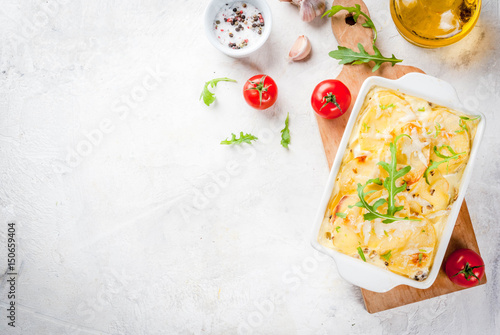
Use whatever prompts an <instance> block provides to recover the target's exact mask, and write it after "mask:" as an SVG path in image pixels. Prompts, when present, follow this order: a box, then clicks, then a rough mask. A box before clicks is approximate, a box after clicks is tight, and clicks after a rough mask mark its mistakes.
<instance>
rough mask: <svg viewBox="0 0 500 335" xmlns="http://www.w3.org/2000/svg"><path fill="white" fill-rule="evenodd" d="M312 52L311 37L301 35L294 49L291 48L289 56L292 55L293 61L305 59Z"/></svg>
mask: <svg viewBox="0 0 500 335" xmlns="http://www.w3.org/2000/svg"><path fill="white" fill-rule="evenodd" d="M310 52H311V42H309V39H308V38H307V37H306V36H304V35H301V36H299V38H297V40H296V41H295V43H293V46H292V49H291V50H290V53H288V57H290V59H291V60H293V61H298V60H303V59H304V58H306V57H307V56H309V53H310Z"/></svg>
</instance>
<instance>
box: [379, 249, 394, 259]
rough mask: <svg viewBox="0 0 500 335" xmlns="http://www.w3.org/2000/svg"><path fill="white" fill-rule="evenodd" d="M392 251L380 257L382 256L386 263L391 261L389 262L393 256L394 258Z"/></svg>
mask: <svg viewBox="0 0 500 335" xmlns="http://www.w3.org/2000/svg"><path fill="white" fill-rule="evenodd" d="M391 251H392V250H389V251H387V252H386V253H385V254H383V255H380V256H381V257H382V258H383V259H385V260H386V261H389V260H390V259H391V256H392V255H391Z"/></svg>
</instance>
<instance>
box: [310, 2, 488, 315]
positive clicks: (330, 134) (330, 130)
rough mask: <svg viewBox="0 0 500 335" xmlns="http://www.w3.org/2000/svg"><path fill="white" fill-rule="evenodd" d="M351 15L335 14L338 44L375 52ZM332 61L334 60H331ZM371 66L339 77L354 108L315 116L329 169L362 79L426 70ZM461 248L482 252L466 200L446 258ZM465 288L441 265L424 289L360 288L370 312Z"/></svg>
mask: <svg viewBox="0 0 500 335" xmlns="http://www.w3.org/2000/svg"><path fill="white" fill-rule="evenodd" d="M333 4H334V5H343V6H354V5H355V4H359V5H360V6H361V10H362V11H363V12H365V13H367V14H368V15H369V11H368V8H367V7H366V5H365V3H364V2H363V1H361V0H336V1H334V3H333ZM350 16H351V15H350V14H348V13H347V12H346V11H341V12H339V13H337V14H336V15H335V16H334V17H332V20H331V24H332V30H333V34H334V35H335V38H336V39H337V42H338V43H339V45H342V46H346V47H349V48H351V49H354V50H356V51H357V50H358V48H357V45H358V43H361V44H362V45H363V47H364V48H365V50H366V51H368V52H369V53H372V52H373V47H372V41H373V32H372V30H371V29H369V28H365V27H362V26H361V24H362V23H363V22H365V18H364V17H362V16H360V17H359V19H358V22H357V23H356V24H352V19H351V20H350V18H349V17H350ZM385 56H387V55H385ZM389 56H390V55H389ZM332 61H335V60H333V59H332ZM371 65H372V64H370V66H369V65H367V64H360V65H344V67H343V69H342V71H341V72H340V74H339V75H338V76H337V79H338V80H340V81H342V82H343V83H344V84H345V85H346V86H347V87H348V88H349V90H350V91H351V95H352V103H351V107H350V108H349V110H348V111H347V112H346V113H345V114H344V115H342V116H341V117H340V118H338V119H334V120H326V119H323V118H321V117H319V116H317V115H316V120H317V121H318V127H319V131H320V134H321V139H322V141H323V146H324V149H325V154H326V158H327V160H328V165H329V167H330V168H331V167H332V163H333V160H334V159H335V154H336V153H337V148H338V146H339V143H340V140H341V139H342V135H343V134H344V129H345V126H346V124H347V121H348V119H349V116H350V114H351V109H352V106H353V105H354V101H355V100H356V98H357V96H358V93H359V89H360V88H361V84H362V83H363V81H364V80H365V79H366V78H368V77H370V76H374V75H375V76H381V77H385V78H389V79H398V78H400V77H402V76H404V75H405V74H407V73H410V72H420V73H424V72H423V71H422V70H420V69H419V68H416V67H413V66H406V65H395V66H394V67H393V66H391V65H390V64H388V63H384V64H383V65H382V66H381V67H380V69H378V70H377V71H376V72H372V70H371V67H372V66H371ZM460 248H469V249H472V250H474V251H476V252H478V253H479V248H478V245H477V241H476V235H475V234H474V229H473V227H472V222H471V220H470V216H469V211H468V209H467V204H466V203H465V201H464V202H463V204H462V207H461V209H460V213H459V215H458V219H457V222H456V225H455V229H454V230H453V234H452V236H451V240H450V243H449V245H448V249H447V251H446V254H445V258H444V259H445V260H446V258H447V257H448V255H449V254H450V253H451V252H453V251H454V250H456V249H460ZM443 264H444V262H443ZM485 283H486V275H485V276H484V277H483V278H482V280H481V282H480V284H479V285H483V284H485ZM463 289H465V288H462V287H460V286H458V285H455V284H453V283H452V282H451V281H450V280H449V279H448V278H447V276H446V274H445V273H444V271H443V268H441V271H440V272H439V274H438V277H437V278H436V281H435V282H434V284H433V285H432V286H431V287H430V288H428V289H425V290H420V289H416V288H413V287H409V286H406V285H401V286H398V287H396V288H394V289H392V290H391V291H389V292H386V293H376V292H371V291H368V290H365V289H361V291H362V294H363V299H364V302H365V306H366V309H367V311H368V312H369V313H376V312H380V311H384V310H387V309H391V308H395V307H399V306H403V305H407V304H411V303H414V302H417V301H422V300H425V299H429V298H433V297H437V296H440V295H443V294H448V293H452V292H455V291H460V290H463Z"/></svg>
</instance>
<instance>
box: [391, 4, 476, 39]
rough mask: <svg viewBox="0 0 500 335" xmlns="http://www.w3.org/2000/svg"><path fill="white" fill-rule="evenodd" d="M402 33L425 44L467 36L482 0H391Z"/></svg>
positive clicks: (406, 37)
mask: <svg viewBox="0 0 500 335" xmlns="http://www.w3.org/2000/svg"><path fill="white" fill-rule="evenodd" d="M390 6H391V15H392V19H393V20H394V23H395V24H396V27H397V29H398V30H399V32H400V34H401V35H402V36H403V37H404V38H405V39H407V40H408V41H409V42H411V43H413V44H415V45H418V46H420V47H424V48H438V47H443V46H446V45H450V44H452V43H455V42H457V41H458V40H460V39H462V38H463V37H465V36H466V35H467V34H468V33H469V32H470V31H471V30H472V28H474V25H475V24H476V22H477V19H478V18H479V13H480V11H481V0H391V4H390Z"/></svg>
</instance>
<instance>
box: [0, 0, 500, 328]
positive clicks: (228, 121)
mask: <svg viewBox="0 0 500 335" xmlns="http://www.w3.org/2000/svg"><path fill="white" fill-rule="evenodd" d="M329 3H331V1H329ZM205 4H206V2H205V1H155V0H147V1H146V0H145V1H132V0H126V1H125V0H123V1H97V0H93V1H83V0H64V1H62V0H60V1H59V2H56V1H38V0H37V1H35V0H27V1H22V2H18V1H14V0H8V1H7V0H5V1H2V6H1V8H0V17H1V19H0V32H1V33H0V51H1V54H0V57H1V58H0V209H1V216H0V217H1V219H2V220H1V221H2V222H1V227H0V241H1V242H0V243H1V244H0V246H5V243H6V231H7V229H6V223H7V222H8V221H10V220H14V221H15V222H17V237H18V255H17V261H18V264H19V268H18V271H19V278H18V283H17V292H18V295H17V298H16V303H17V308H18V309H17V323H16V324H17V327H16V328H15V329H12V328H9V327H7V325H6V318H5V308H6V306H7V305H6V303H7V302H8V299H7V293H6V292H7V290H8V288H7V285H6V277H5V276H2V277H0V278H1V280H2V281H1V284H0V306H1V308H2V309H1V312H0V315H1V316H2V318H1V320H0V333H2V334H37V335H38V334H167V333H169V334H173V333H180V334H192V333H193V334H234V333H237V331H238V330H240V331H241V332H242V333H249V332H254V333H262V334H347V333H349V334H417V333H421V334H445V333H450V334H458V333H483V334H493V333H494V332H495V330H494V329H497V330H498V327H499V326H498V323H499V321H500V320H499V308H498V306H499V304H500V298H499V295H498V292H499V282H500V279H499V271H500V269H499V266H500V265H499V264H500V263H499V261H498V257H497V249H498V248H500V229H499V228H498V227H499V225H498V214H499V210H498V203H499V202H500V194H499V189H500V181H499V180H500V149H499V146H498V143H499V136H498V129H499V127H500V118H499V117H498V115H497V114H498V113H497V109H498V106H499V104H500V93H499V92H500V87H499V79H498V77H499V75H500V65H499V64H498V62H497V58H498V57H499V55H500V50H499V47H498V45H499V33H498V32H499V27H500V8H499V5H498V3H497V2H496V1H493V0H490V1H484V9H483V13H482V15H481V18H480V21H479V23H478V25H477V27H476V28H475V29H474V30H473V32H472V33H471V34H470V35H469V36H468V37H466V38H465V39H464V40H463V41H461V42H460V43H458V44H456V45H453V46H451V47H448V48H444V49H438V50H424V49H420V48H417V47H414V46H412V45H409V44H408V43H407V42H405V41H404V40H403V38H402V37H401V36H399V34H398V33H397V31H396V30H395V27H394V25H393V23H392V20H391V19H390V15H389V12H388V1H375V0H372V1H367V5H368V7H369V8H370V11H371V14H372V17H373V18H374V20H375V23H376V24H377V26H378V27H379V28H380V29H379V30H380V34H379V47H380V49H381V51H382V52H383V53H387V54H389V53H392V52H394V53H395V54H396V55H397V56H398V57H400V58H403V59H404V64H408V65H415V66H418V67H420V68H422V69H423V70H424V71H426V72H427V73H429V74H431V75H434V76H437V77H439V78H442V79H444V80H447V81H449V82H451V83H453V85H454V86H455V87H456V88H457V90H458V92H459V94H460V95H461V96H462V97H463V98H464V103H465V104H466V105H467V106H468V107H469V108H471V109H480V110H481V111H482V112H483V113H484V114H486V116H487V122H488V125H487V131H486V134H485V138H484V142H483V145H482V147H481V150H480V154H479V157H478V159H479V164H477V165H476V169H475V175H474V177H473V179H472V182H471V185H470V187H469V190H468V193H467V196H466V198H467V201H468V204H469V210H470V213H471V216H472V221H473V224H474V227H475V230H476V234H477V238H478V242H479V246H480V248H481V251H482V253H483V256H484V260H485V262H486V264H487V266H486V272H487V275H488V279H489V281H488V284H487V285H485V286H482V287H479V288H476V289H470V290H466V291H463V292H459V293H456V294H452V295H449V296H443V297H439V298H436V299H433V300H429V301H425V302H421V303H418V304H415V305H410V306H406V307H402V308H398V309H395V310H391V311H387V312H383V313H379V314H375V315H370V314H368V313H367V312H366V311H365V309H364V306H363V302H362V298H361V293H360V291H359V289H358V288H357V287H353V286H352V285H350V284H349V283H347V282H345V281H344V280H342V278H340V277H339V275H338V272H337V270H336V268H335V264H334V262H333V260H331V259H330V258H328V257H326V256H322V255H318V254H317V253H316V252H315V251H313V249H312V248H311V247H310V245H309V242H308V240H309V237H310V235H311V224H312V221H313V219H314V215H315V212H316V209H317V206H318V202H319V200H320V197H321V195H322V192H323V186H324V184H325V182H326V179H327V176H328V168H327V164H326V159H325V157H324V153H323V148H322V145H321V139H320V137H319V133H318V129H317V126H316V121H315V119H314V115H313V114H312V111H311V108H310V105H309V97H310V93H311V91H312V89H313V88H314V86H315V84H316V83H317V82H319V81H321V80H323V79H326V78H331V77H334V76H335V75H336V74H337V73H338V72H339V71H340V66H339V65H337V64H336V61H334V60H332V59H330V58H329V57H328V56H327V53H328V51H331V50H333V49H334V48H336V41H335V39H334V38H333V35H332V33H331V31H330V26H329V24H328V22H327V20H316V21H314V22H312V23H310V24H307V23H303V22H300V21H299V20H298V13H297V9H296V8H294V7H293V6H291V5H289V4H286V3H280V2H278V1H276V0H269V4H270V5H271V7H272V10H273V14H274V27H273V32H272V34H271V37H270V39H269V41H268V42H267V44H266V45H265V47H264V48H263V49H262V50H260V52H258V53H257V54H255V55H253V56H251V57H250V58H248V59H244V60H234V59H231V58H228V57H225V56H223V55H222V54H220V53H219V52H218V51H217V50H215V49H214V48H213V47H212V46H211V45H210V44H209V43H208V41H207V40H206V39H205V37H204V35H203V25H202V21H201V17H202V13H203V10H204V6H205ZM301 34H306V35H307V36H308V37H309V39H310V40H311V43H312V45H313V53H312V56H311V58H310V59H309V60H307V61H306V62H302V63H289V62H287V60H286V55H287V54H288V51H289V48H290V47H291V45H292V44H293V42H294V40H295V39H296V37H297V36H298V35H301ZM256 73H267V74H269V75H271V76H272V77H273V78H274V79H275V80H276V81H277V82H278V85H279V90H280V93H279V94H280V96H279V101H278V103H277V105H276V106H275V107H274V108H272V109H271V110H269V111H265V112H258V111H255V110H252V109H251V108H250V107H248V106H246V105H245V103H244V101H243V99H242V95H241V86H242V84H243V82H244V81H245V80H246V79H247V78H249V77H250V76H251V75H253V74H256ZM220 76H228V77H231V78H235V79H237V80H238V83H237V84H233V83H221V84H219V86H218V87H217V89H216V95H217V102H216V103H215V104H214V105H213V106H211V107H209V108H207V107H206V106H204V105H203V104H202V103H201V102H199V101H198V97H199V94H200V91H201V88H202V86H203V83H204V82H205V81H206V80H208V79H211V78H213V77H220ZM287 112H289V113H290V128H291V136H292V144H291V146H290V150H288V151H287V150H285V149H283V148H282V147H281V146H280V144H279V142H280V134H279V131H280V129H281V128H282V127H283V122H284V119H285V117H286V113H287ZM239 131H246V132H251V133H254V134H255V135H257V136H258V137H259V138H260V141H259V142H257V143H255V145H253V146H252V147H243V148H242V150H238V148H231V147H225V146H221V145H219V144H218V143H219V142H220V140H222V139H224V138H225V137H227V136H229V135H230V133H231V132H239ZM88 137H90V139H91V140H92V141H93V142H91V141H90V140H89V139H88ZM77 152H80V153H82V154H78V156H76V155H77V154H76V153H77ZM68 159H69V160H68ZM229 173H231V174H229ZM2 249H3V250H2V251H0V273H4V271H6V269H7V268H6V263H7V260H6V258H7V252H6V250H5V248H2Z"/></svg>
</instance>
